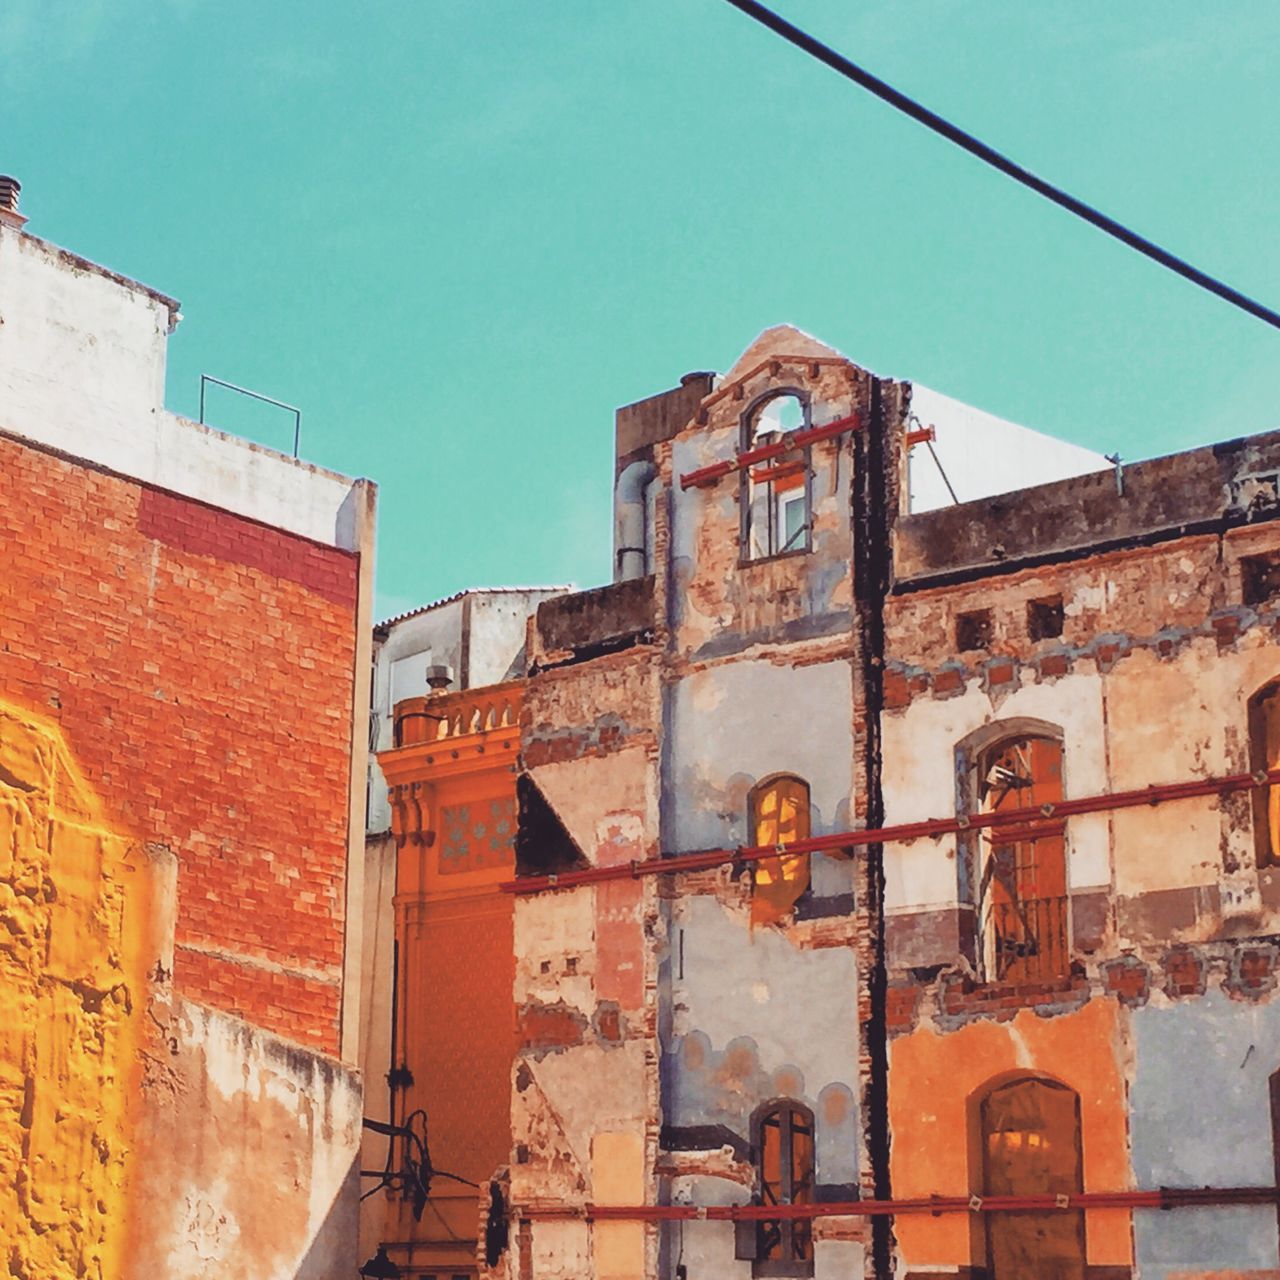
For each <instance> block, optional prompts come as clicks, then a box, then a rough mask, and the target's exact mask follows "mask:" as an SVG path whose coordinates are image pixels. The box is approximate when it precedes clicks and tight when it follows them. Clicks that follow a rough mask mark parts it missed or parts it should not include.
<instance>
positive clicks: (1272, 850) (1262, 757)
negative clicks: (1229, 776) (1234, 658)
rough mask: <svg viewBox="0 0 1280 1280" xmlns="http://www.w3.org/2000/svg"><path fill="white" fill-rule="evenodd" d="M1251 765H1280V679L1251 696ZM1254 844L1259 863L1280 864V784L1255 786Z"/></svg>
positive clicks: (1251, 766) (1255, 768)
mask: <svg viewBox="0 0 1280 1280" xmlns="http://www.w3.org/2000/svg"><path fill="white" fill-rule="evenodd" d="M1249 768H1250V769H1252V770H1253V771H1254V772H1258V771H1260V770H1263V769H1277V768H1280V681H1276V682H1274V683H1272V684H1269V685H1267V686H1266V687H1265V688H1263V689H1261V690H1259V691H1258V692H1257V693H1255V694H1254V695H1253V697H1252V698H1250V699H1249ZM1253 844H1254V849H1255V850H1256V852H1257V858H1258V866H1260V867H1274V866H1280V784H1275V785H1272V786H1269V787H1255V788H1254V790H1253Z"/></svg>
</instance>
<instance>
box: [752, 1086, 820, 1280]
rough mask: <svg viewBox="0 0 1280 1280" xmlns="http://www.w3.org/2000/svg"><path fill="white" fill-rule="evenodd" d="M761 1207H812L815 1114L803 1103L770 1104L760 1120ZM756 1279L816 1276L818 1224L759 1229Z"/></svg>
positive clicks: (796, 1222) (792, 1221)
mask: <svg viewBox="0 0 1280 1280" xmlns="http://www.w3.org/2000/svg"><path fill="white" fill-rule="evenodd" d="M756 1175H757V1177H758V1178H759V1183H760V1203H761V1204H765V1205H771V1204H776V1205H785V1204H811V1203H812V1202H813V1113H812V1112H811V1111H809V1109H808V1108H807V1107H803V1106H801V1105H800V1103H798V1102H791V1101H784V1102H775V1103H770V1104H768V1106H766V1107H765V1108H764V1109H763V1110H762V1111H761V1112H760V1113H759V1114H758V1116H757V1119H756ZM752 1274H753V1275H756V1276H811V1275H813V1222H812V1220H810V1219H802V1218H778V1219H766V1220H765V1221H762V1222H759V1223H757V1224H756V1256H755V1262H754V1264H753V1266H752Z"/></svg>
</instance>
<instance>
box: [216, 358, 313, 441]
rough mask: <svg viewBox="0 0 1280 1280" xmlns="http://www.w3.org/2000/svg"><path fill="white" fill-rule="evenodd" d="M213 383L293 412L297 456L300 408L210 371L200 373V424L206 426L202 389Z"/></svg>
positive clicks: (300, 429) (300, 435)
mask: <svg viewBox="0 0 1280 1280" xmlns="http://www.w3.org/2000/svg"><path fill="white" fill-rule="evenodd" d="M211 382H212V383H213V385H214V386H216V387H226V389H227V390H228V391H235V392H238V393H239V394H240V395H242V396H249V397H250V398H251V399H253V400H261V401H262V403H263V404H271V405H275V407H276V408H277V409H287V410H288V411H289V412H290V413H291V414H293V456H294V457H295V458H296V457H297V456H298V444H299V441H300V440H301V437H302V410H301V409H299V408H298V406H297V405H294V404H285V402H284V401H283V400H276V399H273V398H272V397H271V396H264V395H263V394H262V393H261V392H259V391H250V390H249V388H248V387H241V386H238V385H237V384H236V383H234V382H225V381H223V379H221V378H215V377H214V376H213V375H212V374H211V373H202V374H201V375H200V425H201V426H208V425H209V424H208V423H207V422H205V420H204V389H205V387H206V386H207V385H208V384H209V383H211Z"/></svg>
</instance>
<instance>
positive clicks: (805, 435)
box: [680, 413, 862, 489]
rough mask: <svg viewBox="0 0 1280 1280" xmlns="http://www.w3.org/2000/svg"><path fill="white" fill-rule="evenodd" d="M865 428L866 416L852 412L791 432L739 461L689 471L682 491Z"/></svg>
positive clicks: (748, 450)
mask: <svg viewBox="0 0 1280 1280" xmlns="http://www.w3.org/2000/svg"><path fill="white" fill-rule="evenodd" d="M861 426H862V417H861V415H859V414H856V413H851V414H850V415H849V416H848V417H847V418H837V419H836V420H835V421H834V422H828V423H827V424H826V425H825V426H822V427H807V428H806V429H805V430H803V431H788V432H787V434H786V435H784V436H782V437H781V438H780V439H779V440H777V441H775V442H774V443H773V444H763V445H761V446H760V447H759V448H758V449H747V450H746V451H745V452H743V453H740V454H738V455H737V457H735V458H730V459H728V460H727V461H725V462H713V463H712V464H711V465H710V466H709V467H701V468H699V469H698V470H697V471H686V472H685V473H684V475H682V476H681V477H680V487H681V488H682V489H703V488H706V487H707V486H708V485H713V484H715V482H716V481H717V480H719V479H721V478H722V477H724V476H727V475H732V474H733V473H734V472H735V471H744V470H746V468H748V467H753V466H755V464H756V463H757V462H767V461H768V460H769V459H770V458H780V457H782V455H783V454H786V453H790V452H791V450H792V449H803V448H804V446H805V445H807V444H817V442H818V441H819V440H830V439H832V438H833V437H835V436H839V435H843V434H844V433H845V432H846V431H857V430H858V429H859V428H860V427H861Z"/></svg>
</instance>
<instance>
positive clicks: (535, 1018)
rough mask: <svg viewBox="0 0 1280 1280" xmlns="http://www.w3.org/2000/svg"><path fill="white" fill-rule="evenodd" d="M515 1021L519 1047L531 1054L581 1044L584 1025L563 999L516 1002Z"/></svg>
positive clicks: (584, 1022)
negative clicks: (518, 1005) (517, 1028)
mask: <svg viewBox="0 0 1280 1280" xmlns="http://www.w3.org/2000/svg"><path fill="white" fill-rule="evenodd" d="M516 1021H517V1025H518V1027H519V1034H520V1044H521V1046H522V1048H523V1049H524V1050H525V1051H526V1052H529V1053H534V1054H539V1053H549V1052H553V1051H554V1050H556V1049H567V1048H568V1047H569V1046H570V1045H575V1044H581V1043H582V1042H583V1039H584V1037H585V1035H586V1030H587V1025H588V1024H587V1020H586V1018H584V1017H583V1016H582V1014H580V1013H579V1012H578V1011H577V1010H576V1009H574V1008H571V1007H570V1006H569V1005H567V1004H565V1003H563V1001H562V1002H559V1003H557V1004H542V1003H539V1002H537V1001H532V1000H531V1001H529V1002H528V1003H527V1004H523V1005H521V1006H520V1009H519V1011H518V1012H517V1014H516Z"/></svg>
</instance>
